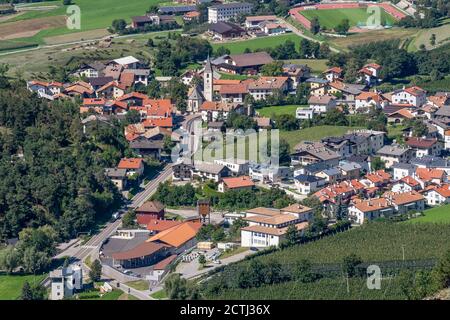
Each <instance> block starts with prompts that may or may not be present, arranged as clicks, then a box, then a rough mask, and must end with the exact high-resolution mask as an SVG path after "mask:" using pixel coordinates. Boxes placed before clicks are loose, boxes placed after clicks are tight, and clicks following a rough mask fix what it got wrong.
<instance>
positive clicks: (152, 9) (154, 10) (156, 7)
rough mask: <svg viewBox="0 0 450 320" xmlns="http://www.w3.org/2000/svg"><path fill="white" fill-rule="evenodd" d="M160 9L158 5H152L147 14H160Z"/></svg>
mask: <svg viewBox="0 0 450 320" xmlns="http://www.w3.org/2000/svg"><path fill="white" fill-rule="evenodd" d="M158 10H159V7H158V6H157V5H154V4H153V5H151V6H150V7H149V8H148V10H147V13H158Z"/></svg>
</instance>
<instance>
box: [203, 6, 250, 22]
mask: <svg viewBox="0 0 450 320" xmlns="http://www.w3.org/2000/svg"><path fill="white" fill-rule="evenodd" d="M252 8H253V5H252V4H251V3H245V2H242V3H241V2H231V3H224V4H219V5H215V6H211V7H209V8H208V22H209V23H217V22H219V21H228V20H230V19H231V18H235V17H237V16H238V15H239V14H250V13H251V11H252Z"/></svg>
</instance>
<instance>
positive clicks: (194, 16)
mask: <svg viewBox="0 0 450 320" xmlns="http://www.w3.org/2000/svg"><path fill="white" fill-rule="evenodd" d="M199 19H200V12H198V11H189V12H186V13H185V14H184V15H183V21H185V22H193V21H198V20H199Z"/></svg>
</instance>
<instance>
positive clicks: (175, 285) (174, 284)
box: [164, 273, 201, 300]
mask: <svg viewBox="0 0 450 320" xmlns="http://www.w3.org/2000/svg"><path fill="white" fill-rule="evenodd" d="M164 291H165V292H166V293H167V296H168V297H169V299H172V300H197V299H200V298H201V296H200V293H199V291H198V289H197V288H196V287H195V286H194V285H193V284H192V283H190V282H188V281H187V280H186V279H185V278H181V276H180V274H179V273H172V274H171V275H169V276H168V277H167V279H166V281H164Z"/></svg>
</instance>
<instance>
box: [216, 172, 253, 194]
mask: <svg viewBox="0 0 450 320" xmlns="http://www.w3.org/2000/svg"><path fill="white" fill-rule="evenodd" d="M254 187H255V183H254V182H253V181H252V179H250V177H249V176H239V177H230V178H223V179H222V181H221V182H220V183H219V185H218V187H217V191H219V192H226V191H228V190H233V191H242V190H251V189H253V188H254Z"/></svg>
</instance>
